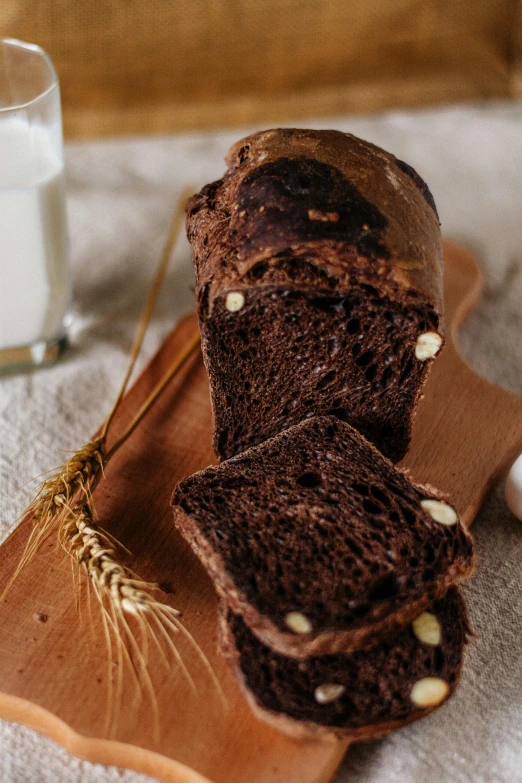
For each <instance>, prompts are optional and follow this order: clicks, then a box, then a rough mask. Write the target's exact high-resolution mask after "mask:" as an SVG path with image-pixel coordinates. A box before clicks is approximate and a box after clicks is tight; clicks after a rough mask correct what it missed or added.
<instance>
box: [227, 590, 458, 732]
mask: <svg viewBox="0 0 522 783" xmlns="http://www.w3.org/2000/svg"><path fill="white" fill-rule="evenodd" d="M219 627H220V649H221V651H222V653H223V654H224V655H225V657H226V659H227V661H228V663H229V665H230V666H231V668H232V672H233V674H234V675H235V677H236V678H237V680H238V682H239V684H240V687H241V688H242V690H243V691H244V693H245V695H246V697H247V699H248V701H249V702H250V704H251V705H252V707H253V708H254V711H255V712H256V714H257V716H258V717H259V718H260V719H261V720H264V721H266V722H268V723H271V724H273V725H275V726H276V727H277V728H279V729H281V730H282V731H285V732H287V733H289V734H292V735H294V736H297V737H306V736H309V735H320V734H335V735H337V736H339V737H345V738H348V739H350V740H354V741H356V740H364V739H370V738H374V737H379V736H381V735H383V734H386V733H388V732H389V731H392V730H393V729H398V728H400V727H401V726H405V725H406V724H408V723H411V722H412V721H414V720H418V719H419V718H422V717H424V716H425V715H428V714H429V713H430V712H433V710H434V709H437V707H438V706H440V704H442V703H443V702H444V701H446V699H447V698H448V697H449V696H451V695H452V693H453V692H454V690H455V688H456V685H457V682H458V679H459V675H460V670H461V665H462V654H463V649H464V646H465V644H466V641H467V634H468V633H469V628H468V621H467V615H466V608H465V604H464V601H463V599H462V597H461V596H460V595H459V593H458V591H457V589H456V588H454V587H452V588H450V589H449V591H448V593H447V594H446V596H445V597H444V598H441V599H439V600H438V601H436V602H435V603H434V604H433V605H432V606H430V608H429V614H428V615H426V614H423V615H421V617H420V618H419V622H418V623H416V624H415V626H411V625H410V626H408V627H407V628H405V629H403V630H402V631H400V632H398V633H396V634H394V635H393V636H390V637H387V638H386V639H385V640H384V641H382V642H380V643H379V644H378V645H377V646H375V647H373V648H372V649H371V650H360V651H358V652H354V653H351V654H349V655H343V654H338V655H320V656H314V657H311V658H306V659H305V660H303V661H298V660H296V659H295V658H289V657H287V656H284V655H279V654H278V653H275V652H274V651H273V650H271V649H270V648H269V647H267V646H266V645H265V644H263V643H262V642H260V641H259V639H258V638H257V637H256V636H255V634H253V633H252V631H251V630H250V629H249V628H248V626H247V625H245V622H244V620H243V619H242V618H241V616H240V615H234V614H233V613H232V612H231V611H230V610H229V609H228V608H227V607H226V606H225V604H221V607H220V620H219ZM414 627H415V631H414ZM428 627H429V628H430V629H431V634H429V633H427V632H426V629H427V628H428ZM423 629H424V632H423ZM437 630H438V632H439V634H440V639H439V640H438V639H437ZM416 633H417V634H419V636H420V637H421V638H420V639H419V638H418V636H416ZM421 639H426V640H428V642H429V643H426V641H421ZM437 641H438V643H437V644H433V642H437Z"/></svg>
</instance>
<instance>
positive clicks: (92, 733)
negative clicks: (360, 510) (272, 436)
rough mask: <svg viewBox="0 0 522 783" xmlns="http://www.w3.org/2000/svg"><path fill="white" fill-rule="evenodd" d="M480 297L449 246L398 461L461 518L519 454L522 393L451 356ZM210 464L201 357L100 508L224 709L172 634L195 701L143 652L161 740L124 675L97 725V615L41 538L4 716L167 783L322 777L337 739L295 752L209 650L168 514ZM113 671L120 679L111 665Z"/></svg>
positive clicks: (3, 617) (189, 567)
mask: <svg viewBox="0 0 522 783" xmlns="http://www.w3.org/2000/svg"><path fill="white" fill-rule="evenodd" d="M480 288H481V278H480V271H479V268H478V266H477V264H476V262H475V260H474V259H473V258H472V256H471V255H470V254H469V253H468V252H467V251H465V250H463V249H462V248H459V247H458V246H456V245H454V244H451V243H449V242H448V243H446V245H445V297H446V315H447V338H448V342H447V346H446V348H445V350H444V352H443V354H442V355H441V357H440V359H439V360H437V362H435V365H434V368H433V370H432V373H431V375H430V378H429V381H428V384H427V386H426V391H425V397H424V399H423V401H422V403H421V406H420V410H419V413H418V416H417V419H416V423H415V428H414V437H413V445H412V449H411V451H410V453H409V455H408V457H407V459H406V460H405V464H406V465H407V466H408V467H409V468H410V469H411V473H412V476H413V477H414V478H415V479H416V480H418V481H429V482H430V483H432V484H434V485H435V486H437V487H439V488H440V489H442V490H445V491H446V492H448V493H449V494H450V495H451V497H452V500H453V502H454V503H455V504H456V506H457V507H458V509H459V511H460V513H461V514H462V515H463V517H464V520H465V521H466V523H467V524H470V523H471V521H472V519H473V517H474V516H475V514H476V512H477V510H478V508H479V507H480V504H481V503H482V501H483V499H484V496H485V494H486V492H487V491H488V489H489V488H490V487H491V486H492V485H493V484H494V483H495V482H496V481H497V479H498V478H499V477H500V475H501V474H502V472H503V471H504V470H505V469H506V467H507V466H508V465H509V463H510V461H511V460H512V459H513V458H514V457H515V455H516V453H517V452H518V451H519V450H520V449H522V399H519V398H518V397H516V396H515V395H513V394H509V393H507V392H505V391H502V390H500V389H498V388H496V387H494V386H492V385H490V384H489V383H487V382H486V381H484V380H483V379H481V378H479V377H478V376H477V375H476V374H475V373H473V372H472V371H471V370H470V369H469V367H467V365H466V364H465V363H464V362H463V360H462V359H461V358H460V356H459V355H458V353H457V351H456V349H455V347H454V337H455V333H456V330H457V327H458V326H459V324H460V323H461V322H462V321H463V319H464V318H465V316H466V315H467V313H468V312H469V311H470V310H471V308H472V307H473V305H474V303H475V302H476V301H477V298H478V296H479V292H480ZM195 329H196V320H195V316H189V317H188V318H186V319H185V320H184V321H182V322H181V323H180V324H179V325H178V326H177V327H176V329H175V330H174V331H173V332H172V334H171V335H170V336H169V337H168V339H167V340H166V341H165V343H164V345H163V346H162V347H161V349H160V351H159V352H158V354H157V355H156V356H155V358H154V359H153V360H152V362H151V364H150V365H149V366H148V367H147V369H146V370H145V371H144V373H143V375H142V376H141V377H140V379H139V380H138V381H137V383H136V384H135V386H134V387H133V388H132V390H131V391H130V392H129V394H128V395H127V397H126V398H125V400H124V402H123V403H122V405H121V408H120V410H119V413H118V416H117V420H116V422H115V434H116V432H117V431H122V428H123V427H124V425H125V423H126V422H128V421H129V420H130V418H131V416H132V414H133V412H134V411H136V409H137V407H138V406H139V404H140V403H141V401H142V400H143V399H144V398H145V396H146V395H147V393H148V392H149V391H150V390H151V389H152V387H153V386H154V384H155V383H156V381H157V380H158V379H159V378H160V377H161V376H162V375H163V373H164V372H165V370H166V368H167V367H168V366H169V365H170V363H171V362H172V361H173V359H174V358H175V357H176V355H177V354H178V352H179V351H180V349H181V347H182V346H183V345H184V344H185V342H186V341H187V339H188V338H189V336H190V335H192V334H193V332H194V330H195ZM53 459H54V456H53V455H49V460H50V462H52V461H53ZM213 461H214V456H213V453H212V448H211V413H210V404H209V395H208V385H207V379H206V375H205V371H204V368H203V364H202V362H201V357H200V354H199V352H198V353H197V354H195V355H194V356H193V357H192V359H191V360H190V361H189V363H188V365H187V366H186V368H185V370H184V371H183V373H182V374H181V376H179V377H178V378H177V379H176V380H175V381H174V382H172V383H171V385H170V386H169V388H168V389H167V391H166V392H165V394H164V396H163V397H162V398H161V399H160V401H159V403H158V404H157V405H156V406H155V407H154V408H153V410H152V411H151V412H150V413H149V414H148V416H147V417H146V419H145V420H144V421H143V423H142V424H141V425H140V427H139V428H138V430H137V431H136V432H135V433H134V435H133V436H132V438H131V439H130V440H129V441H128V442H127V443H126V444H125V446H124V447H123V448H122V449H121V451H120V452H119V453H118V454H117V455H116V457H115V458H114V460H113V461H112V462H111V463H110V465H109V467H108V469H107V480H106V481H105V482H102V484H101V485H100V487H99V489H98V490H97V492H96V498H95V499H96V507H97V510H98V513H99V516H100V520H101V523H102V524H103V525H104V526H105V528H106V529H107V530H108V531H110V532H111V533H112V534H113V535H115V536H116V537H117V538H118V539H119V540H120V541H121V542H122V543H124V544H125V546H127V547H128V548H129V550H130V551H131V552H133V553H134V556H133V557H129V558H128V563H129V564H130V565H131V566H132V568H134V570H135V571H136V572H138V573H139V574H140V575H141V576H142V577H144V578H145V579H149V580H151V581H155V582H158V583H160V584H161V585H162V587H163V590H164V592H163V594H162V598H163V599H164V600H165V601H166V602H168V603H171V604H172V605H173V606H176V607H178V608H180V609H182V610H183V620H184V623H185V625H186V627H187V628H188V629H189V630H190V632H191V633H192V634H193V636H194V637H195V639H196V640H197V641H198V643H199V644H200V645H201V647H202V648H203V650H204V651H205V653H206V655H207V656H208V658H209V660H210V662H211V664H212V666H213V668H214V670H215V672H216V674H217V676H218V678H219V680H220V681H221V683H222V686H223V689H224V692H225V694H226V697H227V702H228V707H227V709H224V708H223V706H222V704H221V702H220V700H219V698H218V695H217V692H216V689H215V687H214V686H213V685H212V683H211V680H210V678H209V676H208V674H207V673H206V672H205V670H204V668H203V667H202V666H201V665H200V664H199V663H198V660H197V658H196V656H195V655H194V652H193V650H192V649H191V648H190V646H189V645H188V644H186V643H184V642H183V640H181V641H180V642H179V644H178V647H179V651H180V653H181V654H182V656H183V659H184V661H185V662H186V664H187V666H188V668H189V670H190V672H191V674H192V676H193V677H194V679H195V680H196V682H197V684H198V688H199V692H198V693H197V694H196V695H194V694H193V693H192V692H191V691H190V689H189V688H188V686H187V683H186V680H185V679H184V677H183V676H182V675H181V673H180V670H179V667H177V665H176V663H175V662H174V661H172V662H171V664H170V666H169V667H167V666H166V665H165V664H164V663H163V662H162V661H161V659H160V657H159V655H157V654H156V652H155V651H154V650H153V651H152V653H151V661H150V671H151V673H152V679H153V684H154V688H155V691H156V694H157V700H158V709H159V716H160V733H159V737H158V738H157V739H155V738H154V732H153V717H152V707H151V703H150V700H149V699H147V698H146V697H145V696H143V697H142V698H141V700H140V698H139V696H137V694H136V690H135V688H134V687H133V685H132V679H131V677H130V675H129V673H128V672H125V673H124V675H125V678H124V683H125V687H124V692H123V697H122V703H121V705H120V707H121V708H120V711H119V716H118V718H117V721H116V725H115V726H114V729H113V732H112V735H110V734H109V733H108V732H107V731H106V730H105V728H104V724H105V705H106V694H107V690H106V686H107V678H108V666H109V665H110V664H109V660H108V655H107V649H106V646H105V642H104V637H103V632H102V628H101V623H100V620H99V612H98V607H97V605H96V604H95V602H94V601H91V603H92V606H91V609H90V611H89V601H88V600H87V599H88V593H89V591H88V589H87V586H86V584H85V582H84V583H83V586H82V592H81V598H80V602H79V603H80V611H78V609H77V607H76V601H75V592H74V589H73V578H72V573H71V563H70V562H69V560H68V558H67V556H66V555H65V554H64V553H63V552H62V551H61V550H60V549H59V548H58V547H57V545H56V542H55V541H54V540H53V539H48V540H47V542H46V543H45V545H44V546H43V547H42V548H41V550H40V551H39V552H38V554H37V556H36V557H35V559H34V560H33V561H32V563H31V564H30V565H29V566H28V567H27V568H26V569H25V570H24V571H23V573H22V574H21V575H20V577H19V578H18V579H17V581H16V582H15V584H14V586H13V587H12V589H11V591H10V592H9V593H8V595H7V597H6V599H5V600H4V601H3V602H2V604H0V627H1V637H0V691H1V693H0V716H1V717H3V718H8V719H10V720H14V721H18V722H20V723H25V724H27V725H28V726H32V727H33V728H35V729H37V730H39V731H41V732H42V733H44V734H47V735H48V736H50V737H52V738H53V739H55V740H56V741H57V742H59V743H60V744H62V745H63V746H64V747H65V748H67V749H68V750H69V751H71V753H74V754H76V755H77V756H80V757H82V758H85V759H89V760H90V761H97V762H101V763H104V764H116V765H119V766H123V767H130V768H132V769H135V770H138V771H140V772H145V773H148V774H150V775H152V776H155V777H157V778H159V779H160V780H162V781H170V782H171V783H174V782H175V783H203V781H206V782H207V783H208V781H211V782H212V783H275V782H276V781H277V782H278V783H327V781H330V780H331V779H332V777H333V775H334V773H335V770H336V768H337V766H338V764H339V763H340V761H341V759H342V757H343V754H344V752H345V750H346V748H347V744H346V742H335V741H324V740H323V741H322V742H319V741H313V742H304V743H303V742H298V741H295V740H292V739H289V738H288V737H286V736H285V735H283V734H281V733H279V732H277V731H276V730H274V729H272V728H269V727H268V726H267V725H265V724H263V723H261V722H259V721H257V720H256V719H255V718H254V716H253V714H252V713H251V711H250V709H249V707H248V706H247V704H246V702H245V700H244V699H243V697H242V696H241V694H240V692H239V690H238V689H237V687H236V685H235V683H234V681H233V680H232V679H231V677H230V675H229V673H228V671H227V669H226V667H225V665H224V662H223V661H222V660H221V658H220V656H219V654H218V653H217V651H216V608H217V600H216V597H215V594H214V592H213V590H212V588H211V586H210V583H209V581H208V579H207V577H206V575H205V573H204V572H203V570H202V568H201V567H200V566H199V564H198V562H197V561H196V560H195V558H194V557H193V556H192V554H191V552H190V551H189V549H188V548H187V546H186V545H185V544H184V543H183V541H182V540H181V539H180V538H179V536H178V535H177V534H176V533H175V531H174V528H173V525H172V520H171V512H170V509H169V499H170V495H171V491H172V489H173V486H174V484H175V482H176V481H178V480H179V479H180V478H182V477H183V476H186V475H187V474H189V473H192V472H193V471H195V470H198V469H199V468H202V467H204V466H206V465H208V464H210V463H211V462H213ZM28 531H29V525H28V524H27V522H23V523H22V524H21V525H20V526H19V527H18V529H17V530H16V531H15V532H14V533H13V534H12V535H11V536H10V538H9V539H7V541H6V542H5V543H4V544H3V546H2V547H1V548H0V574H1V576H0V591H1V589H2V587H3V585H4V584H5V582H6V581H7V579H8V578H9V576H10V574H11V573H12V571H13V569H14V567H15V565H16V563H17V562H18V560H19V558H20V554H21V552H22V549H23V546H24V544H25V541H26V539H27V535H28ZM42 616H45V617H46V618H47V620H46V621H45V622H42ZM111 669H112V671H113V676H114V677H116V675H117V672H116V669H117V665H116V664H112V666H111ZM428 720H429V718H428Z"/></svg>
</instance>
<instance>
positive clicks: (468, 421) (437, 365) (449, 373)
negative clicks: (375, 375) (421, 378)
mask: <svg viewBox="0 0 522 783" xmlns="http://www.w3.org/2000/svg"><path fill="white" fill-rule="evenodd" d="M444 260H445V263H444V306H445V318H446V345H445V347H444V349H443V350H442V352H441V355H440V357H439V358H438V359H437V360H436V361H435V362H434V363H433V367H432V370H431V372H430V375H429V378H428V381H427V383H426V386H425V390H424V397H423V399H422V400H421V403H420V405H419V410H418V413H417V417H416V419H415V423H414V427H413V439H412V445H411V449H410V451H409V453H408V455H407V456H406V457H405V459H404V461H403V462H402V466H403V467H406V468H408V469H409V472H410V474H411V477H412V478H413V479H414V480H415V481H419V482H421V483H423V482H426V483H428V484H432V485H433V486H435V487H437V488H438V489H440V490H442V491H443V492H446V493H447V494H448V496H449V498H450V499H451V502H452V503H454V505H455V506H456V508H457V509H458V511H459V513H460V514H461V516H462V519H463V521H464V523H465V524H466V525H470V524H471V522H472V520H473V518H474V517H475V515H476V513H477V511H478V510H479V508H480V506H481V504H482V502H483V500H484V498H485V496H486V494H487V492H488V491H489V489H491V487H492V486H493V485H494V484H495V483H496V482H497V481H498V480H499V479H500V477H501V476H502V474H503V473H504V472H505V471H506V470H507V468H508V467H509V465H510V464H511V462H512V461H513V459H514V458H515V457H516V455H517V454H518V453H519V452H520V451H521V450H522V398H520V397H517V395H515V394H512V393H511V392H508V391H505V390H504V389H500V388H499V387H498V386H494V385H493V384H491V383H489V382H488V381H486V380H484V378H481V377H480V376H479V375H477V373H476V372H474V370H472V369H471V367H469V365H468V364H467V363H466V362H465V361H464V359H463V358H462V356H461V355H460V354H459V352H458V350H457V347H456V344H455V342H456V335H457V331H458V329H459V327H460V325H461V324H462V322H463V321H464V319H465V318H466V316H467V315H468V314H469V313H470V311H471V310H472V309H473V307H474V305H475V304H476V302H477V301H478V299H479V296H480V292H481V290H482V274H481V271H480V267H479V265H478V263H477V261H476V260H475V258H474V257H473V256H472V254H471V253H470V252H469V251H467V250H465V249H464V248H462V247H460V246H459V245H457V244H455V243H454V242H450V241H445V242H444Z"/></svg>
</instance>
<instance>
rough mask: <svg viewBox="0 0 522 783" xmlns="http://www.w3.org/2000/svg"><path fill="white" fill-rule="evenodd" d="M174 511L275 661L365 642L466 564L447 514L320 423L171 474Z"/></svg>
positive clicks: (421, 605)
mask: <svg viewBox="0 0 522 783" xmlns="http://www.w3.org/2000/svg"><path fill="white" fill-rule="evenodd" d="M173 506H174V517H175V524H176V526H177V528H178V529H179V530H180V531H181V533H182V535H183V536H184V537H185V538H186V540H187V541H188V543H189V544H190V546H191V547H192V549H193V550H194V552H195V553H196V555H197V556H198V557H199V558H200V560H201V562H202V563H203V565H204V566H205V568H206V569H207V571H208V573H209V575H210V577H211V579H212V580H213V582H214V585H215V587H216V590H217V592H218V594H219V596H220V597H221V598H222V599H223V600H224V601H225V602H226V603H227V604H228V606H230V608H231V609H232V610H233V611H234V612H237V613H239V614H241V615H242V616H243V618H244V620H245V622H246V623H247V624H248V626H249V627H250V628H251V629H252V631H253V632H254V633H255V634H256V635H257V636H258V637H259V638H260V639H261V640H262V641H263V642H264V643H265V644H267V645H269V646H270V647H271V648H272V649H274V650H276V651H278V652H281V653H283V654H286V655H294V656H296V657H304V656H307V655H314V654H323V653H337V652H340V651H343V652H345V651H349V650H355V649H358V648H360V647H362V646H364V645H368V644H369V643H373V642H375V641H377V640H379V639H381V638H383V637H384V636H386V635H388V634H390V633H391V632H393V631H395V630H397V629H399V628H402V627H404V626H405V625H406V624H408V623H410V622H411V621H412V620H413V618H414V617H416V616H417V615H418V614H419V613H420V612H422V611H423V610H424V609H425V608H426V607H427V606H428V605H429V604H430V603H432V602H433V601H434V600H436V599H437V598H438V597H440V596H441V595H443V594H444V593H445V592H446V590H447V589H448V587H449V585H450V584H451V583H452V582H453V581H454V580H456V579H457V578H459V577H465V576H467V575H468V574H469V573H470V572H471V570H472V567H473V551H472V541H471V538H470V536H469V534H468V533H467V532H466V531H465V529H464V528H463V527H462V525H461V523H460V521H459V519H458V516H457V514H456V512H455V510H454V509H453V508H452V507H451V506H450V505H449V504H448V503H446V501H445V500H444V499H443V498H442V497H441V495H440V494H439V493H437V491H436V490H433V489H432V488H428V487H423V486H419V485H415V484H413V483H412V482H411V481H409V480H408V478H407V477H406V475H405V474H404V473H403V472H401V471H400V470H398V469H397V468H395V467H394V466H393V464H392V463H391V462H390V461H389V460H387V459H386V458H385V457H383V456H382V455H381V454H380V453H379V452H378V451H377V449H376V448H375V447H374V446H372V445H371V444H370V443H369V442H368V441H367V440H365V438H364V437H363V436H362V435H361V434H360V433H359V432H357V431H356V430H355V429H353V427H350V426H349V425H348V424H346V423H344V422H342V421H340V420H338V419H335V418H333V417H326V416H323V417H318V418H312V419H307V420H306V421H304V422H301V423H300V424H297V425H295V426H293V427H291V428H290V429H288V430H286V431H285V432H282V433H280V434H279V435H276V436H275V437H274V438H271V439H270V440H268V441H265V442H264V443H262V444H260V445H259V446H254V447H252V448H251V449H248V450H247V451H245V452H244V453H243V454H241V455H239V456H237V457H233V458H231V459H229V460H227V461H226V462H223V463H221V465H219V466H217V467H210V468H207V469H205V470H202V471H200V472H198V473H195V474H194V475H192V476H189V477H188V478H186V479H183V481H181V482H180V483H179V484H178V485H177V487H176V489H175V491H174V497H173Z"/></svg>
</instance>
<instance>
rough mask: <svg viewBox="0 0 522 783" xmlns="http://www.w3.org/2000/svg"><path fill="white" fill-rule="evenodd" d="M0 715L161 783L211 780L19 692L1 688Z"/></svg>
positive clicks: (85, 755)
mask: <svg viewBox="0 0 522 783" xmlns="http://www.w3.org/2000/svg"><path fill="white" fill-rule="evenodd" d="M0 718H2V719H3V720H9V721H13V722H14V723H19V724H20V725H23V726H28V727H29V728H31V729H34V730H35V731H37V732H39V733H40V734H43V735H44V736H46V737H48V738H49V739H51V740H53V742H56V743H57V744H58V745H60V746H61V747H63V748H65V750H67V751H68V752H69V753H71V754H72V755H73V756H76V757H77V758H79V759H82V760H83V761H89V762H91V763H93V764H104V765H107V766H115V767H120V768H124V769H129V770H132V771H134V772H139V773H142V774H145V775H150V776H152V777H155V778H157V779H158V780H160V781H162V783H213V781H212V780H210V778H207V777H205V776H204V775H201V774H200V773H199V772H196V771H195V770H194V769H192V768H191V767H188V766H186V765H185V764H182V763H181V762H179V761H176V760H175V759H170V758H168V757H167V756H165V755H163V754H161V753H155V752H154V751H152V750H148V749H145V748H141V747H139V746H138V745H131V744H130V743H125V742H119V741H118V740H111V739H100V738H99V737H88V736H85V735H83V734H79V733H78V732H76V731H75V730H74V729H72V728H71V727H70V726H68V725H67V723H65V722H64V721H62V720H61V719H60V718H58V717H57V716H56V715H54V714H53V713H52V712H50V711H49V710H46V709H45V708H44V707H40V706H39V705H38V704H34V702H30V701H28V700H26V699H22V698H21V697H19V696H13V695H11V694H7V693H1V692H0ZM343 755H344V753H343Z"/></svg>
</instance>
